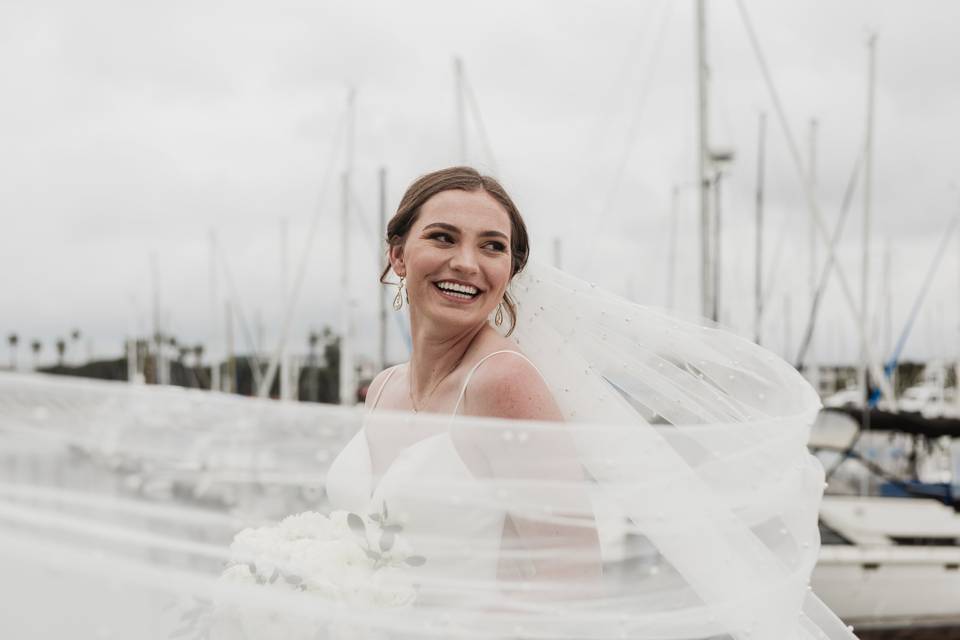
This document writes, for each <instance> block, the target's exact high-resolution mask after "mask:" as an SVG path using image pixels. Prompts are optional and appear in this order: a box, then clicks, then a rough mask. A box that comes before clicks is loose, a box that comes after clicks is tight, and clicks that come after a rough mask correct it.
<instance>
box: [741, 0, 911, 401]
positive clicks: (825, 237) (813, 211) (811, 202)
mask: <svg viewBox="0 0 960 640" xmlns="http://www.w3.org/2000/svg"><path fill="white" fill-rule="evenodd" d="M737 8H738V9H739V11H740V18H741V19H742V21H743V25H744V27H745V28H746V31H747V36H748V37H749V39H750V44H751V46H752V48H753V52H754V54H755V55H756V58H757V63H758V64H759V66H760V72H761V75H762V76H763V79H764V82H765V84H766V85H767V90H768V92H769V93H770V100H771V102H773V107H774V112H775V113H776V114H777V121H778V122H779V123H780V128H781V130H782V131H783V135H784V137H785V138H786V139H787V147H788V148H789V150H790V157H791V158H792V159H793V164H794V168H795V169H796V171H797V175H798V176H799V177H800V183H801V186H802V187H803V195H804V198H805V199H806V201H807V207H808V208H809V210H810V215H812V216H813V220H814V223H815V225H816V228H817V233H819V234H820V240H821V242H823V244H824V245H826V246H827V251H828V252H829V254H830V256H831V257H832V259H833V261H834V264H835V265H836V269H837V278H838V279H839V281H840V288H841V290H842V291H843V297H844V300H845V301H846V303H847V306H848V307H849V308H850V312H851V314H853V317H855V318H859V313H860V310H859V309H858V307H857V303H856V301H855V300H854V297H853V292H852V290H851V289H850V282H849V281H848V280H847V276H846V274H845V273H844V271H843V268H842V266H841V265H840V262H839V261H838V260H837V259H836V248H835V247H833V246H832V245H831V244H830V236H829V232H828V230H827V225H826V223H824V221H823V216H822V215H821V214H820V205H819V204H818V203H817V199H816V197H815V196H814V195H813V189H812V187H811V184H810V180H809V176H808V174H807V173H806V172H804V168H803V160H801V158H800V149H799V147H797V141H796V140H795V139H794V137H793V132H792V131H791V129H790V124H789V122H788V121H787V116H786V113H785V112H784V110H783V103H782V102H781V101H780V94H779V93H778V92H777V88H776V86H774V84H773V77H772V76H771V75H770V69H769V67H768V66H767V60H766V57H765V56H764V55H763V50H762V49H761V48H760V41H759V40H758V39H757V34H756V32H755V31H754V29H753V23H752V22H750V16H749V15H748V14H747V8H746V6H745V5H744V3H743V0H737ZM856 330H857V337H858V338H859V339H860V347H861V348H862V349H863V353H864V354H866V360H867V363H868V367H869V369H870V374H871V375H872V376H873V377H874V378H875V379H876V380H877V381H878V382H879V384H880V387H881V392H882V393H883V395H884V396H885V397H886V398H888V399H890V400H892V399H893V397H894V394H893V389H892V388H891V387H890V383H889V381H888V380H887V379H886V377H884V375H883V369H882V368H881V367H880V365H879V364H878V360H877V358H876V354H875V353H874V351H873V348H872V347H871V346H870V342H869V340H868V339H867V333H866V329H865V328H864V327H862V326H860V324H859V323H856Z"/></svg>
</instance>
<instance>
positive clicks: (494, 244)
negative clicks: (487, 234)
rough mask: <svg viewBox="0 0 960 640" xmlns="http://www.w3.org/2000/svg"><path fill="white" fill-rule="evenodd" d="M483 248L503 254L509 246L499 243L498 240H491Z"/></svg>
mask: <svg viewBox="0 0 960 640" xmlns="http://www.w3.org/2000/svg"><path fill="white" fill-rule="evenodd" d="M483 246H484V247H486V248H487V249H490V250H492V251H499V252H503V251H506V250H507V245H505V244H503V243H502V242H499V241H497V240H491V241H490V242H488V243H486V244H485V245H483Z"/></svg>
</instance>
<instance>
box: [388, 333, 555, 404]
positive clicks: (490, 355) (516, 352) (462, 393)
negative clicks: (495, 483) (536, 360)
mask: <svg viewBox="0 0 960 640" xmlns="http://www.w3.org/2000/svg"><path fill="white" fill-rule="evenodd" d="M498 353H512V354H513V355H515V356H520V357H521V358H523V359H524V360H526V361H527V362H529V363H530V366H531V367H533V368H534V370H535V371H536V372H537V373H538V374H540V377H541V378H542V377H543V374H542V373H540V369H537V365H535V364H533V362H532V361H531V360H530V358H528V357H527V356H525V355H523V354H522V353H520V352H519V351H511V350H510V349H501V350H500V351H494V352H493V353H488V354H487V355H485V356H483V357H482V358H480V360H479V361H478V362H477V364H475V365H473V368H472V369H470V372H469V373H468V374H467V377H466V379H465V380H464V381H463V386H462V387H461V388H460V395H459V396H458V397H457V404H456V406H454V407H453V416H456V415H457V411H459V410H460V403H461V402H463V396H464V394H466V392H467V385H468V384H470V378H472V377H473V373H474V372H475V371H476V370H477V367H479V366H480V365H481V364H483V362H484V361H485V360H486V359H487V358H490V357H492V356H495V355H497V354H498ZM384 384H386V382H384ZM381 391H382V388H381ZM453 416H451V417H453Z"/></svg>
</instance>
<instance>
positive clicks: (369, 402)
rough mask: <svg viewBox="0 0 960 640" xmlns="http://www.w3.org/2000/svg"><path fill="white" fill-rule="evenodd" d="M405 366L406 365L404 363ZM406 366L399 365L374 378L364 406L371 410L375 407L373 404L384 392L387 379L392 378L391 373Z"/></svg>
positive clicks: (388, 368)
mask: <svg viewBox="0 0 960 640" xmlns="http://www.w3.org/2000/svg"><path fill="white" fill-rule="evenodd" d="M404 364H405V363H404ZM402 366H404V365H403V364H397V365H394V366H392V367H387V368H386V369H384V370H383V371H381V372H380V373H378V374H377V375H376V376H374V378H373V381H372V382H370V387H369V388H368V389H367V397H366V400H365V401H364V406H365V407H366V408H367V409H369V408H371V407H373V404H374V402H375V400H376V398H377V396H378V395H380V392H381V391H382V390H383V385H384V383H386V381H387V378H389V377H390V375H391V372H392V371H393V370H394V369H397V368H398V367H402Z"/></svg>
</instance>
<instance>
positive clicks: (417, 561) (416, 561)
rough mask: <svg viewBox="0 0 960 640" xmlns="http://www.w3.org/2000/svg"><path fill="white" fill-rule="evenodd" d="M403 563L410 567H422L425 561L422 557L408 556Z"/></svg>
mask: <svg viewBox="0 0 960 640" xmlns="http://www.w3.org/2000/svg"><path fill="white" fill-rule="evenodd" d="M404 562H406V563H407V564H408V565H410V566H411V567H422V566H423V565H424V564H426V562H427V559H426V558H424V557H423V556H410V557H409V558H407V559H406V560H404Z"/></svg>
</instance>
